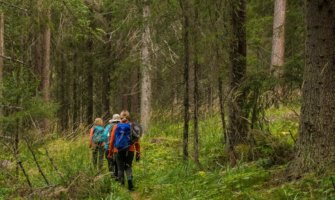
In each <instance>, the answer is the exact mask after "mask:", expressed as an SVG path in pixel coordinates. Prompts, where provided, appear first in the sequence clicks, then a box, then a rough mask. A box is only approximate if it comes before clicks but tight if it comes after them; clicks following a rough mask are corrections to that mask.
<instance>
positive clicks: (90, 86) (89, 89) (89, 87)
mask: <svg viewBox="0 0 335 200" xmlns="http://www.w3.org/2000/svg"><path fill="white" fill-rule="evenodd" d="M87 47H88V49H89V50H92V48H93V41H92V40H91V39H89V41H88V43H87ZM88 55H89V56H88V63H87V64H88V65H87V102H86V103H87V104H86V105H87V110H86V120H87V124H92V123H93V103H94V99H93V72H94V71H93V67H94V66H93V56H92V53H91V52H88Z"/></svg>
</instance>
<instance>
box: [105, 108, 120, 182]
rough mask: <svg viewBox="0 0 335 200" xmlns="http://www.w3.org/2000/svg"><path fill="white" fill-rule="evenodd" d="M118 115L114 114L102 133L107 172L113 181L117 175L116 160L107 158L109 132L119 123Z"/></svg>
mask: <svg viewBox="0 0 335 200" xmlns="http://www.w3.org/2000/svg"><path fill="white" fill-rule="evenodd" d="M120 121H121V120H120V115H119V114H114V115H113V118H112V119H111V120H109V124H108V125H107V126H106V127H105V131H104V143H105V144H104V145H105V156H106V159H107V165H108V170H109V172H110V173H111V176H112V177H113V178H115V179H117V177H118V176H117V173H118V169H117V164H116V160H115V157H113V156H112V157H111V158H110V157H109V156H108V150H109V139H110V135H111V132H112V130H113V127H114V126H115V125H116V124H118V123H119V122H120Z"/></svg>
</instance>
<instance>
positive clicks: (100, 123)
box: [94, 118, 104, 126]
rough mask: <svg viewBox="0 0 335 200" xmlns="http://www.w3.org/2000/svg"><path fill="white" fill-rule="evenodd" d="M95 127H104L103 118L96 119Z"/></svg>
mask: <svg viewBox="0 0 335 200" xmlns="http://www.w3.org/2000/svg"><path fill="white" fill-rule="evenodd" d="M94 125H97V126H103V125H104V122H103V121H102V119H101V118H95V120H94Z"/></svg>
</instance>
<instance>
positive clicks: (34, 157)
mask: <svg viewBox="0 0 335 200" xmlns="http://www.w3.org/2000/svg"><path fill="white" fill-rule="evenodd" d="M24 141H25V142H26V143H27V146H28V149H29V151H30V152H31V154H32V156H33V159H34V161H35V164H36V166H37V168H38V171H39V172H40V174H41V175H42V177H43V179H44V181H45V183H46V184H47V185H48V186H49V185H50V184H49V181H48V179H47V177H46V176H45V174H44V173H43V171H42V168H41V166H40V164H39V163H38V161H37V158H36V155H35V153H34V151H33V149H32V148H31V146H30V144H29V142H28V140H27V138H24Z"/></svg>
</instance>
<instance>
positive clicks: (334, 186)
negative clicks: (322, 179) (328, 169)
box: [330, 176, 335, 190]
mask: <svg viewBox="0 0 335 200" xmlns="http://www.w3.org/2000/svg"><path fill="white" fill-rule="evenodd" d="M330 180H331V181H332V184H333V188H334V190H335V183H334V179H333V177H332V176H331V177H330Z"/></svg>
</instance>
